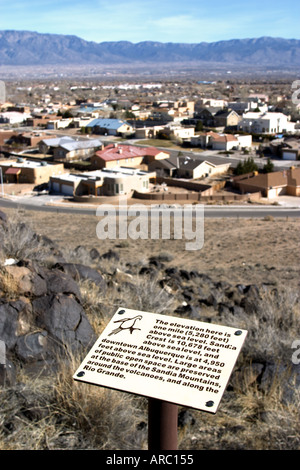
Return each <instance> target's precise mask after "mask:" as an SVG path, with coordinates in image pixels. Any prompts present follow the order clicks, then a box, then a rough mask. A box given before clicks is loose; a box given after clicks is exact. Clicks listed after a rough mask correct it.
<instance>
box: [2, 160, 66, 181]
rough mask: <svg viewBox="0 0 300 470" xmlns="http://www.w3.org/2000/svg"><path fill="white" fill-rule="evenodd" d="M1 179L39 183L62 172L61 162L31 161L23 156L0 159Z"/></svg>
mask: <svg viewBox="0 0 300 470" xmlns="http://www.w3.org/2000/svg"><path fill="white" fill-rule="evenodd" d="M0 168H1V169H2V174H3V180H4V181H5V182H7V183H16V184H19V183H20V184H21V183H27V184H35V185H40V184H43V183H48V181H49V178H50V177H51V176H54V175H60V174H63V172H64V166H63V164H58V163H55V164H54V163H48V162H39V161H31V160H27V159H23V158H18V159H14V160H7V159H6V160H2V161H0Z"/></svg>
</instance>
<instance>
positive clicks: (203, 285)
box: [0, 210, 300, 450]
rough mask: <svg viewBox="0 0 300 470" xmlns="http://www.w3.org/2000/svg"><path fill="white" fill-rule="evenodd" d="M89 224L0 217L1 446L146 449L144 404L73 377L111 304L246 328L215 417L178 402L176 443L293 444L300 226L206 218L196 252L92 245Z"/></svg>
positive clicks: (92, 222)
mask: <svg viewBox="0 0 300 470" xmlns="http://www.w3.org/2000/svg"><path fill="white" fill-rule="evenodd" d="M96 223H97V220H96V219H95V217H93V216H81V215H62V214H55V213H54V214H43V213H34V212H32V213H31V212H27V211H26V212H18V213H17V212H15V211H13V210H7V211H6V220H5V216H4V214H3V217H2V221H1V222H0V240H1V244H0V247H1V248H0V261H1V269H0V339H3V340H5V342H6V345H7V357H8V366H9V368H8V369H7V377H6V382H5V384H4V385H2V386H0V450H24V449H31V450H46V449H49V450H55V449H68V450H74V449H98V450H130V449H137V450H139V449H141V450H146V449H147V399H146V398H142V397H138V396H132V395H129V394H126V393H123V392H119V391H114V390H107V389H104V388H102V387H95V386H92V385H87V384H82V383H77V382H74V381H73V379H72V376H73V374H74V372H75V370H76V369H77V367H78V365H79V364H80V362H81V359H82V358H83V357H84V356H85V355H86V353H87V351H88V350H89V347H90V344H91V343H92V342H93V341H94V339H95V338H97V336H98V335H99V334H100V333H101V332H102V331H103V329H104V327H105V326H106V324H107V323H108V321H109V320H110V318H111V316H112V315H113V313H114V312H115V311H116V310H117V308H118V307H119V306H123V307H127V308H133V309H137V310H144V311H150V312H151V311H152V312H156V313H162V314H165V315H175V316H179V317H184V318H190V319H193V320H200V321H207V322H210V323H216V324H222V325H226V326H234V327H236V328H243V329H247V330H248V337H247V340H246V342H245V345H244V347H243V349H242V352H241V354H240V356H239V359H238V362H237V364H236V366H235V368H234V372H233V374H232V377H231V379H230V383H229V384H228V387H227V389H226V391H225V394H224V396H223V399H222V401H221V405H220V408H219V411H218V412H217V414H216V415H210V414H207V413H203V412H200V411H196V410H193V409H185V408H183V407H179V419H178V436H179V449H185V450H203V449H208V450H223V449H226V450H227V449H233V450H239V449H243V450H246V449H248V450H252V449H256V450H260V449H265V450H270V449H276V450H287V449H290V450H299V449H300V436H299V429H300V427H299V425H300V422H299V405H300V373H299V367H300V366H299V365H297V364H295V363H294V362H293V361H292V354H293V352H294V351H293V349H292V343H293V341H294V340H296V339H300V338H299V331H300V328H299V326H300V309H299V290H298V279H299V254H298V251H297V250H296V247H297V245H299V222H298V221H297V220H296V219H293V220H286V219H278V220H272V219H271V220H255V221H253V220H252V221H251V220H233V219H226V220H214V219H211V220H207V221H206V224H205V245H204V248H203V249H202V250H201V251H199V253H196V254H195V252H194V253H193V252H187V251H184V250H183V241H182V240H174V239H171V240H123V241H120V240H105V241H104V240H97V237H96V233H95V226H96ZM9 258H13V259H15V260H16V263H15V264H12V265H10V266H8V265H5V260H7V259H9Z"/></svg>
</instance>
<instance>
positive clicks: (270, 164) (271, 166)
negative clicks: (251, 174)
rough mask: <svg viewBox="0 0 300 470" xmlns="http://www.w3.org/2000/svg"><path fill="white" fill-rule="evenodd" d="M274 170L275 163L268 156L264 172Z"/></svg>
mask: <svg viewBox="0 0 300 470" xmlns="http://www.w3.org/2000/svg"><path fill="white" fill-rule="evenodd" d="M273 170H274V163H273V162H271V160H270V159H269V158H268V161H267V163H266V164H265V165H264V167H263V172H264V173H272V171H273Z"/></svg>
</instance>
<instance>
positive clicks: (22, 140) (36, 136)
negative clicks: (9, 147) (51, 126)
mask: <svg viewBox="0 0 300 470" xmlns="http://www.w3.org/2000/svg"><path fill="white" fill-rule="evenodd" d="M50 135H51V138H53V137H55V136H54V135H53V134H47V133H46V132H34V131H33V132H23V133H21V134H17V135H15V136H13V137H11V139H10V143H11V142H16V143H18V144H23V145H26V146H27V147H36V146H38V144H39V143H40V142H41V141H42V140H44V139H45V138H47V137H49V136H50Z"/></svg>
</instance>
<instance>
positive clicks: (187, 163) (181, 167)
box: [148, 156, 230, 179]
mask: <svg viewBox="0 0 300 470" xmlns="http://www.w3.org/2000/svg"><path fill="white" fill-rule="evenodd" d="M229 167H230V163H226V164H220V165H216V164H214V163H212V162H210V161H208V160H200V159H193V158H190V157H178V156H176V157H175V156H171V157H170V158H168V159H165V160H158V161H153V162H152V163H151V164H149V166H148V169H149V170H150V171H156V173H157V175H158V176H176V177H178V178H188V179H199V178H206V177H208V176H215V175H220V174H224V173H227V171H228V169H229Z"/></svg>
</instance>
